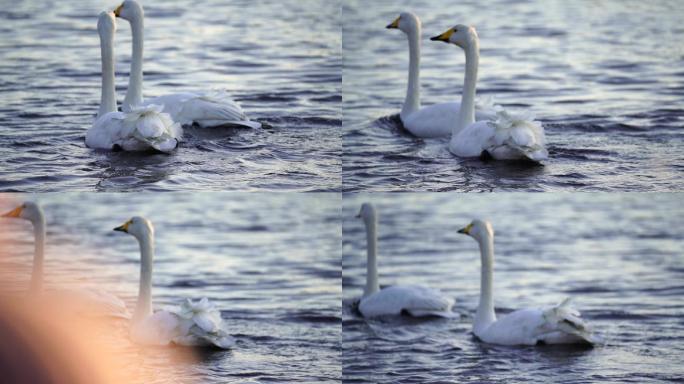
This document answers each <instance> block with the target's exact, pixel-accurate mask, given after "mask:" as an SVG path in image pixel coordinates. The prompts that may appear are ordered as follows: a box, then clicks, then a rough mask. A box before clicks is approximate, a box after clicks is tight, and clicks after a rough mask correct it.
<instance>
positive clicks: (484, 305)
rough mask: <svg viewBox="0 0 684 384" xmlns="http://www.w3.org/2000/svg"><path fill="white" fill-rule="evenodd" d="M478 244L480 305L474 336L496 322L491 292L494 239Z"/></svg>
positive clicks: (476, 314)
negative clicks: (480, 266) (480, 265)
mask: <svg viewBox="0 0 684 384" xmlns="http://www.w3.org/2000/svg"><path fill="white" fill-rule="evenodd" d="M478 243H479V244H480V260H481V263H482V268H481V271H480V304H479V305H478V307H477V312H476V313H475V323H474V325H473V328H474V331H475V334H477V333H478V332H479V331H480V330H482V329H484V328H486V327H487V326H489V325H490V324H491V323H493V322H495V321H496V314H495V313H494V298H493V297H492V296H493V292H492V280H493V276H492V272H493V271H492V269H493V268H494V237H493V236H487V238H486V239H484V240H481V241H478Z"/></svg>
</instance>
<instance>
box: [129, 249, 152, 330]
mask: <svg viewBox="0 0 684 384" xmlns="http://www.w3.org/2000/svg"><path fill="white" fill-rule="evenodd" d="M138 243H139V244H140V286H139V288H138V303H137V304H136V306H135V313H134V314H133V323H136V322H139V321H141V320H143V319H145V318H147V317H149V316H150V315H152V263H153V262H154V239H152V238H151V237H150V236H147V237H145V238H143V239H140V240H139V241H138Z"/></svg>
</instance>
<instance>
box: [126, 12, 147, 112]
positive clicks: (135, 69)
mask: <svg viewBox="0 0 684 384" xmlns="http://www.w3.org/2000/svg"><path fill="white" fill-rule="evenodd" d="M143 20H144V16H143V14H142V12H140V13H137V14H134V16H133V17H132V18H131V20H130V24H131V35H132V40H133V49H132V54H131V73H130V76H129V78H128V89H127V90H126V98H125V99H124V102H123V105H122V109H123V110H124V111H130V110H131V107H134V106H138V105H140V104H142V101H143V97H142V84H143V40H144V26H143V24H144V22H143Z"/></svg>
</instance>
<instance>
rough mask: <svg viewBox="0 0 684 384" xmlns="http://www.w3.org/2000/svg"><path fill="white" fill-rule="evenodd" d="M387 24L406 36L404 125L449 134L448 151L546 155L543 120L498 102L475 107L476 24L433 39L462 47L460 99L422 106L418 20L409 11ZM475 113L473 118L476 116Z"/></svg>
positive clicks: (417, 131)
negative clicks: (453, 101)
mask: <svg viewBox="0 0 684 384" xmlns="http://www.w3.org/2000/svg"><path fill="white" fill-rule="evenodd" d="M387 28H397V29H399V30H401V31H403V32H404V33H406V35H407V37H408V40H409V81H408V88H407V92H406V99H405V101H404V105H403V106H402V110H401V113H400V117H401V120H402V123H403V124H404V127H406V129H408V130H409V131H410V132H411V133H413V134H414V135H416V136H419V137H426V138H430V137H447V136H450V141H449V146H448V148H449V151H450V152H451V153H453V154H454V155H456V156H459V157H477V156H482V155H483V154H486V155H488V156H489V157H491V158H494V159H496V160H520V159H524V160H531V161H534V162H541V161H542V160H545V159H547V158H548V152H547V150H546V148H545V145H546V137H545V134H544V128H543V127H542V125H541V123H540V122H538V121H535V120H534V118H532V116H530V115H528V114H524V113H523V114H519V113H511V112H509V111H506V110H505V109H503V108H502V107H500V106H496V107H492V106H489V107H487V108H484V109H483V111H478V113H477V114H476V111H475V106H476V105H475V103H476V101H475V89H476V83H477V72H478V66H479V60H480V42H479V38H478V36H477V32H476V31H475V28H473V27H470V26H465V25H457V26H455V27H453V28H450V29H449V30H447V31H446V32H444V33H442V34H441V35H439V36H434V37H432V38H430V40H433V41H444V42H447V43H451V44H455V45H457V46H459V47H461V48H462V49H463V50H464V51H465V56H466V66H465V79H464V85H463V94H462V97H461V102H460V103H443V104H435V105H431V106H428V107H424V108H421V107H420V90H419V88H420V83H419V82H420V78H419V66H420V37H421V23H420V19H418V17H417V16H416V15H414V14H412V13H410V12H404V13H402V14H401V15H400V16H399V17H398V18H397V19H396V20H394V21H393V22H392V23H391V24H389V25H388V26H387ZM476 117H477V121H476V120H475V119H476Z"/></svg>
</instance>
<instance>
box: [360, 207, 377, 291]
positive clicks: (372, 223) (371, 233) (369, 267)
mask: <svg viewBox="0 0 684 384" xmlns="http://www.w3.org/2000/svg"><path fill="white" fill-rule="evenodd" d="M376 226H377V219H376V218H375V217H373V218H371V219H370V220H368V221H366V248H367V250H368V259H367V261H366V288H364V290H363V296H364V297H366V296H369V295H372V294H374V293H375V292H377V291H379V290H380V285H379V283H378V259H377V243H378V237H377V234H376V232H375V230H376Z"/></svg>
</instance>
